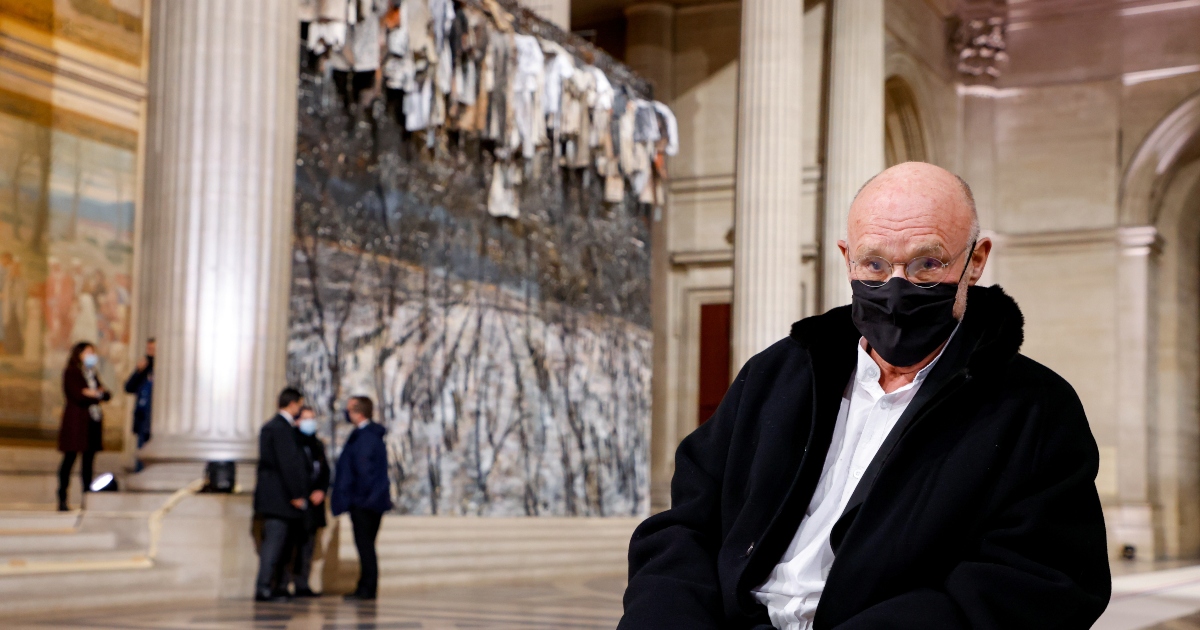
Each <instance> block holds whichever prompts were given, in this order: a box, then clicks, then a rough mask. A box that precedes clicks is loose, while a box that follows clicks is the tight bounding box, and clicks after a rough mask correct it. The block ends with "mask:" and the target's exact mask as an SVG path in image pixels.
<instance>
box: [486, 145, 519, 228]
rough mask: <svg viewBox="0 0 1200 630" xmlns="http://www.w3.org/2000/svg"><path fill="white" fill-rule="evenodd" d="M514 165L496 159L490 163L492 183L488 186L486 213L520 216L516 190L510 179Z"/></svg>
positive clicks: (509, 216)
mask: <svg viewBox="0 0 1200 630" xmlns="http://www.w3.org/2000/svg"><path fill="white" fill-rule="evenodd" d="M515 170H516V169H515V167H514V165H513V164H512V163H511V162H507V161H502V160H499V159H497V160H496V162H495V163H494V164H493V165H492V184H491V186H490V187H489V188H488V205H487V209H488V214H490V215H492V216H494V217H508V218H510V219H516V218H519V217H520V216H521V210H520V208H519V207H518V206H517V191H516V187H515V186H514V182H513V181H512V177H511V176H512V175H513V173H514V171H515Z"/></svg>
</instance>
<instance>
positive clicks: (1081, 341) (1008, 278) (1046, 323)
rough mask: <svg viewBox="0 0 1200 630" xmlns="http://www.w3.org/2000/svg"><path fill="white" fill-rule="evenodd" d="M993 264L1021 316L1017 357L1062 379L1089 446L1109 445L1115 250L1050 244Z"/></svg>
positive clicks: (1112, 427)
mask: <svg viewBox="0 0 1200 630" xmlns="http://www.w3.org/2000/svg"><path fill="white" fill-rule="evenodd" d="M993 263H994V264H996V266H997V269H996V279H997V283H998V284H1000V285H1001V286H1002V287H1004V289H1005V291H1007V292H1008V293H1009V294H1010V295H1012V296H1013V298H1014V299H1015V300H1016V301H1017V303H1018V304H1019V305H1020V307H1021V310H1022V312H1023V313H1024V315H1025V343H1024V345H1023V346H1022V349H1021V351H1022V353H1023V354H1025V355H1026V356H1028V357H1030V358H1032V359H1033V360H1035V361H1038V362H1039V363H1042V364H1043V365H1046V366H1047V367H1049V368H1050V369H1052V370H1054V371H1055V372H1057V373H1058V374H1059V375H1060V376H1062V377H1063V378H1065V379H1066V380H1067V382H1069V383H1070V384H1071V386H1072V387H1074V388H1075V391H1076V392H1077V393H1078V394H1079V398H1080V400H1081V401H1082V402H1083V407H1084V410H1085V411H1086V412H1087V415H1088V420H1089V422H1090V423H1091V425H1092V432H1093V433H1094V434H1095V436H1096V440H1097V441H1098V442H1099V443H1100V444H1101V445H1115V444H1116V432H1115V422H1116V417H1115V408H1116V391H1115V387H1114V385H1115V382H1116V372H1115V364H1116V352H1117V348H1116V313H1117V308H1116V287H1115V280H1114V278H1115V277H1116V251H1115V247H1113V246H1111V245H1100V246H1091V247H1069V246H1062V247H1060V248H1055V247H1053V246H1051V247H1047V248H1045V249H1041V250H1039V251H1034V252H1028V253H1019V252H1008V253H1005V254H1002V255H1001V256H1000V257H998V259H996V260H994V261H993ZM1064 270H1066V273H1064ZM968 308H970V307H969V306H968Z"/></svg>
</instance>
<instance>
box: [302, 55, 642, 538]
mask: <svg viewBox="0 0 1200 630" xmlns="http://www.w3.org/2000/svg"><path fill="white" fill-rule="evenodd" d="M334 76H336V75H328V76H327V75H321V74H313V73H304V74H302V78H301V84H300V122H299V142H298V149H297V155H298V160H297V170H296V175H297V182H296V218H295V257H294V260H293V283H292V298H291V299H292V304H291V341H290V346H289V378H290V380H291V381H292V382H294V383H298V384H301V385H302V386H303V388H304V389H305V393H306V395H307V396H308V398H309V400H310V402H311V403H313V404H314V405H315V406H317V407H318V408H319V413H320V414H321V415H322V417H323V418H324V419H325V422H324V423H323V424H324V428H323V430H322V433H323V437H325V438H326V439H329V440H331V441H332V443H333V444H334V445H335V449H334V451H335V453H336V450H337V449H336V446H338V445H340V440H342V439H344V437H345V434H346V433H347V432H348V429H349V427H348V425H346V424H345V423H344V422H343V421H342V419H341V418H342V416H341V409H342V408H343V406H344V402H345V400H346V399H347V398H348V397H349V396H352V395H358V394H363V395H368V396H371V397H372V398H374V399H375V400H376V401H377V403H378V407H379V409H380V412H379V414H377V415H378V417H377V419H378V420H380V421H381V422H382V423H383V424H385V425H386V426H387V427H388V429H389V434H388V441H389V450H390V459H391V474H392V480H393V484H394V492H393V494H394V495H395V499H396V504H397V508H396V509H397V511H399V512H403V513H410V514H451V515H483V516H488V515H531V516H536V515H594V516H610V515H625V516H627V515H638V514H644V513H645V512H646V510H647V509H648V500H647V488H648V482H647V476H648V462H647V451H648V444H647V443H648V436H647V431H648V427H649V424H650V423H649V416H650V370H651V339H652V337H651V332H650V313H649V304H650V294H649V291H650V251H649V243H650V237H649V218H648V211H647V208H646V207H645V206H641V205H639V204H637V203H636V201H635V200H634V199H633V198H632V193H630V196H629V198H627V199H626V200H625V201H624V202H621V203H616V204H608V203H604V186H603V181H602V180H601V178H599V177H596V176H595V175H594V173H593V172H592V171H591V170H590V169H580V170H573V169H561V168H558V163H557V158H556V157H554V156H552V155H550V154H549V152H548V151H545V152H543V153H544V155H541V154H539V155H538V156H536V157H534V158H532V159H530V160H527V161H526V162H525V165H524V170H523V172H522V173H521V177H522V180H521V181H522V183H521V184H520V186H519V190H518V193H519V195H520V198H521V212H520V216H519V218H516V219H510V218H496V217H493V216H490V215H489V214H488V212H487V210H486V208H487V201H488V199H487V197H488V188H489V187H488V182H489V181H490V179H489V178H490V175H491V173H492V169H493V164H494V159H495V158H494V157H492V152H491V151H490V150H484V146H483V145H482V144H481V142H483V141H481V140H480V139H479V138H478V137H476V136H472V135H471V134H466V133H464V134H461V135H459V134H455V133H453V132H445V131H443V132H441V133H439V134H438V135H437V136H436V137H434V136H432V135H427V134H425V133H419V134H409V133H406V132H405V131H404V125H403V123H402V122H399V123H398V122H397V121H398V120H402V119H401V118H400V116H401V114H400V111H399V109H400V98H399V97H398V94H397V93H394V92H389V93H386V94H384V95H381V98H378V99H373V100H371V99H361V100H360V99H359V97H358V95H355V94H347V93H346V90H345V89H343V90H339V89H338V87H337V86H339V85H341V86H342V87H343V88H345V87H346V86H347V85H350V82H339V81H337V80H335V79H334V78H333V77H334ZM348 89H350V90H353V87H352V86H351V87H350V88H348ZM359 102H362V103H365V105H364V106H362V107H361V108H360V106H359V105H358V104H357V103H359Z"/></svg>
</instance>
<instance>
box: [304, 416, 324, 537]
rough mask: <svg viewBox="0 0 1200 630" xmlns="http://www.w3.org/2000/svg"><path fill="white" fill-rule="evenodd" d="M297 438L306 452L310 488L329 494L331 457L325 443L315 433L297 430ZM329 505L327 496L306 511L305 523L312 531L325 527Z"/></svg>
mask: <svg viewBox="0 0 1200 630" xmlns="http://www.w3.org/2000/svg"><path fill="white" fill-rule="evenodd" d="M296 440H297V441H298V442H299V443H300V450H301V452H302V453H304V461H305V462H306V463H307V465H308V471H309V476H308V490H309V492H310V493H311V492H313V491H316V490H320V491H321V492H324V493H325V494H326V495H328V494H329V459H328V458H326V457H325V443H324V442H322V441H321V438H319V437H317V436H315V435H305V434H303V433H301V432H300V431H299V430H296ZM328 505H329V498H328V497H326V498H325V501H322V502H321V504H320V505H309V506H308V510H306V511H305V513H304V525H305V527H307V528H308V529H309V530H311V531H315V530H318V529H320V528H322V527H325V525H326V521H325V508H326V507H327V506H328Z"/></svg>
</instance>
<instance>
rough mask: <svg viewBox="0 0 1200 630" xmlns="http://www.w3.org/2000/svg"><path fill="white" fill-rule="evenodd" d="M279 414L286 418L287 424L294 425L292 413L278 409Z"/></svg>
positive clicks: (294, 420)
mask: <svg viewBox="0 0 1200 630" xmlns="http://www.w3.org/2000/svg"><path fill="white" fill-rule="evenodd" d="M279 415H281V416H283V419H284V420H287V423H288V424H290V425H292V426H296V419H295V418H293V417H292V414H290V413H288V412H286V411H284V410H282V409H280V410H279Z"/></svg>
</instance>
